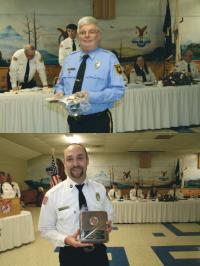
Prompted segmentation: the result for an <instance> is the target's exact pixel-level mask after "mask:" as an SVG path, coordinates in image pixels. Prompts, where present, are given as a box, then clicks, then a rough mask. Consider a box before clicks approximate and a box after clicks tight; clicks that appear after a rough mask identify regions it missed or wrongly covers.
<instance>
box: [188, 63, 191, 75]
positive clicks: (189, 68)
mask: <svg viewBox="0 0 200 266" xmlns="http://www.w3.org/2000/svg"><path fill="white" fill-rule="evenodd" d="M188 73H191V67H190V64H188Z"/></svg>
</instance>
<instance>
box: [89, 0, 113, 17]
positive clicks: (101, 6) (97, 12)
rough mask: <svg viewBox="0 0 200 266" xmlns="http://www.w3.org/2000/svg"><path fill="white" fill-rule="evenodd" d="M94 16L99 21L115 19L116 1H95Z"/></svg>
mask: <svg viewBox="0 0 200 266" xmlns="http://www.w3.org/2000/svg"><path fill="white" fill-rule="evenodd" d="M93 16H94V17H95V18H98V19H113V18H115V0H93Z"/></svg>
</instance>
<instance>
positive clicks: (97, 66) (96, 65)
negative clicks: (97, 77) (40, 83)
mask: <svg viewBox="0 0 200 266" xmlns="http://www.w3.org/2000/svg"><path fill="white" fill-rule="evenodd" d="M100 65H101V62H100V61H96V62H95V65H94V66H95V68H96V69H98V68H99V67H100Z"/></svg>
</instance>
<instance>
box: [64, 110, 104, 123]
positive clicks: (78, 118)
mask: <svg viewBox="0 0 200 266" xmlns="http://www.w3.org/2000/svg"><path fill="white" fill-rule="evenodd" d="M108 111H109V110H108V109H106V110H104V111H102V112H98V113H94V114H89V115H78V116H70V115H69V117H70V118H74V119H75V120H85V119H88V118H94V117H97V116H101V115H104V114H106V113H107V112H108Z"/></svg>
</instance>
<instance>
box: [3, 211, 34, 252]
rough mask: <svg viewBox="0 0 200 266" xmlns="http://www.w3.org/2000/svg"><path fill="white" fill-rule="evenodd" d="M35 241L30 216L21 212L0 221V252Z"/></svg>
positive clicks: (28, 213) (25, 212)
mask: <svg viewBox="0 0 200 266" xmlns="http://www.w3.org/2000/svg"><path fill="white" fill-rule="evenodd" d="M34 240H35V237H34V229H33V221H32V215H31V213H30V212H28V211H21V213H20V214H19V215H14V216H9V217H4V218H1V219H0V251H5V250H7V249H11V248H14V247H19V246H21V245H22V244H27V243H30V242H32V241H34Z"/></svg>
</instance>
